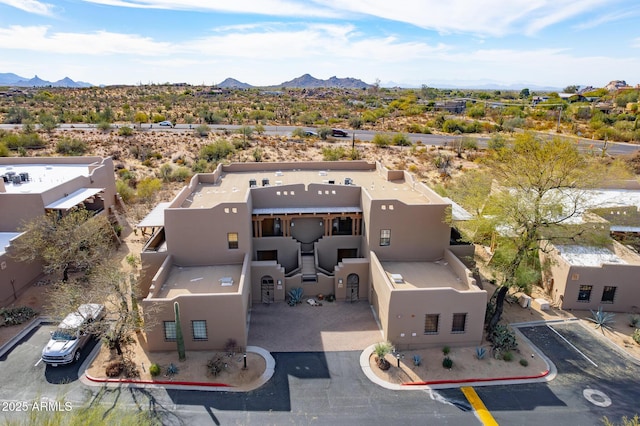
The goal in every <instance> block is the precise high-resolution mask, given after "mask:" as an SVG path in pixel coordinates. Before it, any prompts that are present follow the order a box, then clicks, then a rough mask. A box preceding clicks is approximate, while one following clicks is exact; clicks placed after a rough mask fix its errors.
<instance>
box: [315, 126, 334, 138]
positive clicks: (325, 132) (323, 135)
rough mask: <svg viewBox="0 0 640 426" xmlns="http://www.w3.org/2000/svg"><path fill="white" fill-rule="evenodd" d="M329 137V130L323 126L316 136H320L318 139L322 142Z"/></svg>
mask: <svg viewBox="0 0 640 426" xmlns="http://www.w3.org/2000/svg"><path fill="white" fill-rule="evenodd" d="M330 135H331V129H330V128H328V127H326V126H323V127H320V128H319V129H318V136H320V139H322V140H323V141H325V140H327V137H328V136H330Z"/></svg>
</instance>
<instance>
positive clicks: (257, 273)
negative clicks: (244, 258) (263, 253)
mask: <svg viewBox="0 0 640 426" xmlns="http://www.w3.org/2000/svg"><path fill="white" fill-rule="evenodd" d="M265 275H268V276H270V277H271V278H273V285H274V302H280V301H283V300H284V298H285V294H286V291H287V290H286V288H285V277H284V269H283V268H282V267H281V266H280V265H279V264H278V263H276V261H274V260H264V261H253V262H251V287H252V291H251V297H252V300H253V302H254V303H262V289H261V283H262V277H263V276H265ZM278 280H280V282H281V284H280V285H279V284H278Z"/></svg>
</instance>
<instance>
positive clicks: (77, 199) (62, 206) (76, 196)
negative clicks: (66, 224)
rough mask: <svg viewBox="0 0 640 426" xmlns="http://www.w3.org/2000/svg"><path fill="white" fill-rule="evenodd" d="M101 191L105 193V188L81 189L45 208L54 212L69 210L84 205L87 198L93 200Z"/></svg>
mask: <svg viewBox="0 0 640 426" xmlns="http://www.w3.org/2000/svg"><path fill="white" fill-rule="evenodd" d="M100 191H104V188H80V189H78V190H75V191H73V192H72V193H71V194H66V195H65V196H64V197H62V198H60V199H58V200H56V201H54V202H53V203H50V204H48V205H46V206H45V208H46V209H52V210H69V209H70V208H73V207H75V206H77V205H78V204H80V203H82V202H83V201H84V200H86V199H87V198H91V197H93V196H94V195H96V194H98V193H99V192H100Z"/></svg>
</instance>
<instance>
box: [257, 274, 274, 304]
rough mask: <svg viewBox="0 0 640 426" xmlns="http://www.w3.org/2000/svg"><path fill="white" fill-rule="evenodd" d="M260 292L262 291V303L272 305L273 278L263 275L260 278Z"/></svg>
mask: <svg viewBox="0 0 640 426" xmlns="http://www.w3.org/2000/svg"><path fill="white" fill-rule="evenodd" d="M260 290H261V291H262V303H267V304H268V303H273V301H274V294H273V278H272V277H271V276H269V275H265V276H264V277H262V280H261V283H260Z"/></svg>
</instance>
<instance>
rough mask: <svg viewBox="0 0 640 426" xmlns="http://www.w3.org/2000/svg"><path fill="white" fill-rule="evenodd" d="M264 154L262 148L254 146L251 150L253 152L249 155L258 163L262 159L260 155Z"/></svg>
mask: <svg viewBox="0 0 640 426" xmlns="http://www.w3.org/2000/svg"><path fill="white" fill-rule="evenodd" d="M263 154H264V151H262V149H260V148H256V149H254V150H253V152H252V153H251V155H252V156H253V159H254V160H255V161H256V163H260V162H261V161H262V155H263Z"/></svg>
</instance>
